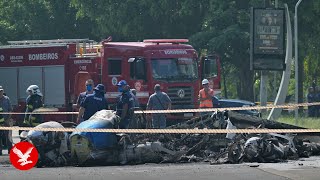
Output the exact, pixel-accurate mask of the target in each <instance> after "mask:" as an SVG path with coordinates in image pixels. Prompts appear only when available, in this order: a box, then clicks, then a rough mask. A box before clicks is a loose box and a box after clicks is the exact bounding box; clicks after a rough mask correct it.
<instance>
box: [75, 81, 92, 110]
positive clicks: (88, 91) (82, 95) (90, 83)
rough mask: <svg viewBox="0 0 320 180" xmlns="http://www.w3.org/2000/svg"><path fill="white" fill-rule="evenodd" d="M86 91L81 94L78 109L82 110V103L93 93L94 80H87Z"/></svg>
mask: <svg viewBox="0 0 320 180" xmlns="http://www.w3.org/2000/svg"><path fill="white" fill-rule="evenodd" d="M85 85H86V91H85V92H82V93H80V94H79V96H78V99H77V108H80V104H81V102H82V101H83V100H84V98H85V97H86V95H88V94H92V93H93V87H94V82H93V80H92V79H88V80H86V84H85Z"/></svg>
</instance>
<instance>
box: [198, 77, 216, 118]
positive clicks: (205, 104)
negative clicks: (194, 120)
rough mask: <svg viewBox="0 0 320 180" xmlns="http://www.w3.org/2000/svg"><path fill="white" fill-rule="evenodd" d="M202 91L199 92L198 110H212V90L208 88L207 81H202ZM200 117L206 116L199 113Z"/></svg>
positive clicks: (203, 113)
mask: <svg viewBox="0 0 320 180" xmlns="http://www.w3.org/2000/svg"><path fill="white" fill-rule="evenodd" d="M202 86H203V89H201V90H200V91H199V100H200V106H199V107H200V108H212V107H213V104H212V97H213V95H214V91H213V89H211V88H210V87H209V81H208V79H203V80H202ZM200 114H201V116H203V115H205V114H207V113H206V112H201V113H200Z"/></svg>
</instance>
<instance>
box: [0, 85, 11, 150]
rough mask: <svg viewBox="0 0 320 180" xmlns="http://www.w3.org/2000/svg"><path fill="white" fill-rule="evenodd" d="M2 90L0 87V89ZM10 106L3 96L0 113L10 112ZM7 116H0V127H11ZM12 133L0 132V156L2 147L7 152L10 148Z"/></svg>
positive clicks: (7, 98)
mask: <svg viewBox="0 0 320 180" xmlns="http://www.w3.org/2000/svg"><path fill="white" fill-rule="evenodd" d="M1 88H2V87H1ZM11 111H12V106H11V102H10V99H9V97H7V96H3V97H2V98H0V112H11ZM9 121H10V119H9V115H8V114H0V126H12V125H10V123H9ZM11 136H12V133H10V132H9V131H0V155H2V145H5V146H6V147H7V148H8V151H10V150H11V148H12V137H11Z"/></svg>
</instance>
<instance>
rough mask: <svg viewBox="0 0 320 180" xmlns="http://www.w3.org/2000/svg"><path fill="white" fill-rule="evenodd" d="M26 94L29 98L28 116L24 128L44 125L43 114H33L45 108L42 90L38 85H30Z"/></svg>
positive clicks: (27, 103)
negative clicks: (36, 110)
mask: <svg viewBox="0 0 320 180" xmlns="http://www.w3.org/2000/svg"><path fill="white" fill-rule="evenodd" d="M26 93H27V94H28V97H27V99H26V114H25V117H24V121H23V124H24V126H25V125H26V126H31V127H35V126H37V125H39V124H41V123H42V116H41V114H31V112H33V111H34V110H35V109H38V108H40V107H43V98H42V97H43V95H42V93H41V91H40V88H39V87H38V86H37V85H30V86H29V87H28V88H27V90H26Z"/></svg>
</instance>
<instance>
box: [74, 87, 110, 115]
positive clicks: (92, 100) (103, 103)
mask: <svg viewBox="0 0 320 180" xmlns="http://www.w3.org/2000/svg"><path fill="white" fill-rule="evenodd" d="M99 86H101V85H99V84H98V85H97V87H96V88H95V91H94V93H93V94H89V95H87V96H86V97H85V99H84V100H83V102H82V103H81V104H80V106H81V107H83V108H85V111H84V114H83V119H84V120H88V119H89V118H90V117H91V116H92V115H94V113H96V112H98V111H100V110H102V109H108V102H107V100H106V98H105V97H104V87H103V88H101V89H99ZM102 86H103V85H102ZM102 89H103V90H102Z"/></svg>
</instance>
